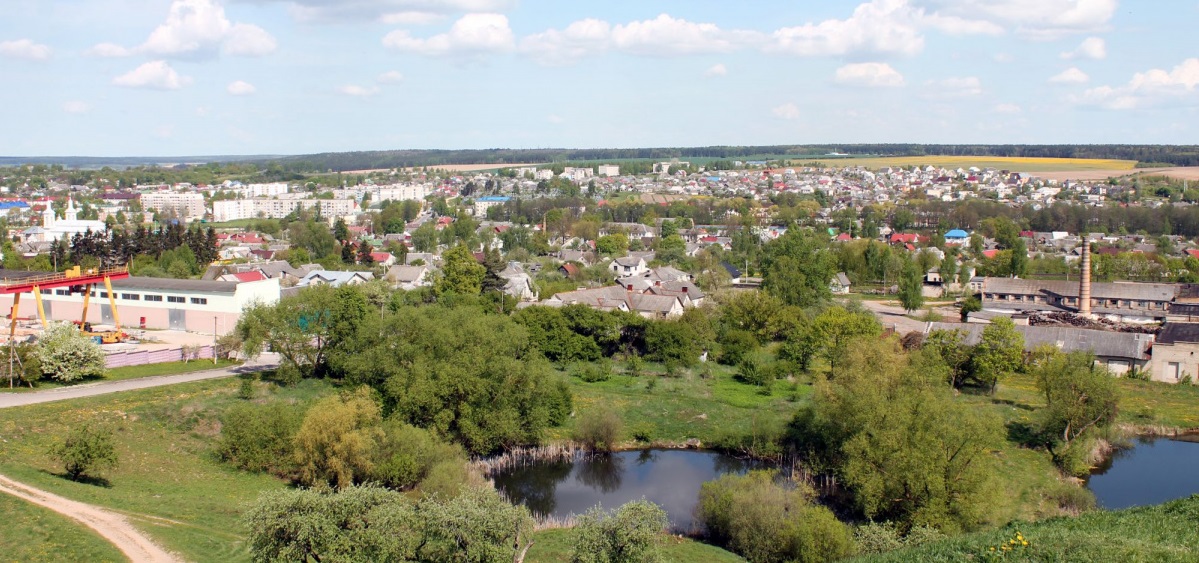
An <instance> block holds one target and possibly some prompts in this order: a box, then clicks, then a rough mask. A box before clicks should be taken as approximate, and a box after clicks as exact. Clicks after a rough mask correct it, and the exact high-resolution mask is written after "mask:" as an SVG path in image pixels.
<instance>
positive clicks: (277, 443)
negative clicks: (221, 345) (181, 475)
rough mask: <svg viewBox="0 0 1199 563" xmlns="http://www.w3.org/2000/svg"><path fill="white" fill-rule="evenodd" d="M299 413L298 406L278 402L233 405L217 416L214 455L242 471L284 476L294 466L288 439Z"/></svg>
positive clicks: (292, 436) (291, 448)
mask: <svg viewBox="0 0 1199 563" xmlns="http://www.w3.org/2000/svg"><path fill="white" fill-rule="evenodd" d="M244 382H249V380H244ZM303 414H304V413H303V411H302V410H301V409H300V408H298V407H296V406H293V405H288V404H286V403H282V402H278V401H276V402H272V403H267V404H265V405H255V404H251V403H240V404H236V405H233V406H232V407H230V408H229V410H227V411H225V415H224V416H223V417H221V437H220V439H219V440H218V442H217V450H216V453H217V456H218V457H220V458H221V460H223V461H226V462H229V463H232V464H233V465H235V466H237V467H238V468H241V469H244V470H246V471H266V472H270V473H273V474H275V475H280V476H283V475H287V474H289V473H291V471H292V469H293V467H294V465H293V464H292V459H293V455H294V454H293V451H294V450H293V444H292V439H293V438H294V437H295V435H296V431H297V430H299V428H300V422H301V420H303Z"/></svg>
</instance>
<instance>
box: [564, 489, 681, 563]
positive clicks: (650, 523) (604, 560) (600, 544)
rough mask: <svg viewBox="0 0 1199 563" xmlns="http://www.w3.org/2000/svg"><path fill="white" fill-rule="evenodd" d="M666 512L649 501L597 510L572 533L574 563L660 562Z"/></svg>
mask: <svg viewBox="0 0 1199 563" xmlns="http://www.w3.org/2000/svg"><path fill="white" fill-rule="evenodd" d="M667 523H668V521H667V519H666V511H665V510H662V508H661V507H659V506H658V505H656V504H654V503H652V502H649V501H647V500H644V499H642V500H637V501H633V502H630V503H626V504H625V505H624V506H621V507H620V508H618V509H617V510H616V511H615V512H605V511H604V510H603V509H602V508H599V507H596V508H593V509H591V510H589V511H588V512H587V513H586V514H584V515H583V516H580V517H579V519H578V521H577V523H576V524H575V527H574V530H573V532H572V538H573V540H574V550H573V552H572V553H571V556H570V559H571V561H572V562H574V563H639V562H649V561H658V560H659V558H660V555H659V553H658V542H659V540H660V539H661V537H662V531H663V530H664V529H665V528H666V525H667Z"/></svg>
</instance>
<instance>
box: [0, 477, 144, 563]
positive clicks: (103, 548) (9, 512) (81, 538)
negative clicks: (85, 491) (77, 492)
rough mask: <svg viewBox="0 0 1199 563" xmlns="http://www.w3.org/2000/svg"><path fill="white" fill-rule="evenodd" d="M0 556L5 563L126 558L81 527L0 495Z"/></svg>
mask: <svg viewBox="0 0 1199 563" xmlns="http://www.w3.org/2000/svg"><path fill="white" fill-rule="evenodd" d="M0 514H4V526H3V527H0V553H3V554H4V555H2V556H0V558H3V560H5V561H62V562H64V563H66V562H70V563H74V562H76V561H97V562H99V561H126V558H125V555H124V554H122V553H121V552H120V550H118V549H117V548H116V547H115V546H113V545H112V544H110V543H108V542H107V541H106V540H105V539H104V538H102V537H100V536H99V535H97V534H96V533H94V532H92V531H91V530H89V529H87V528H86V527H84V526H83V525H82V524H79V523H77V522H75V521H74V520H71V519H70V518H67V517H66V516H63V515H61V514H58V513H56V512H53V511H51V510H48V509H45V508H42V507H40V506H37V505H35V504H32V503H29V502H26V501H24V500H21V499H19V498H16V497H14V496H11V495H7V494H2V493H0Z"/></svg>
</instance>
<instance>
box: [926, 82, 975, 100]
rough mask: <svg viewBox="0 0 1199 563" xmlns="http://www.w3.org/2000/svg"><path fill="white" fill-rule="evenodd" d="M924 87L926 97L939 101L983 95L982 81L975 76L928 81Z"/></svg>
mask: <svg viewBox="0 0 1199 563" xmlns="http://www.w3.org/2000/svg"><path fill="white" fill-rule="evenodd" d="M924 86H925V90H926V92H927V94H928V97H931V98H939V99H947V98H965V97H969V96H977V95H979V94H982V93H983V86H982V81H981V80H979V79H978V77H976V76H963V77H955V78H945V79H942V80H929V81H928V82H925V84H924Z"/></svg>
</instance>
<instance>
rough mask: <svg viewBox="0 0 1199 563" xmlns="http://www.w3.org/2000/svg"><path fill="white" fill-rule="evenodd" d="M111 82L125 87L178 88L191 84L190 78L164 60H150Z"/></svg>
mask: <svg viewBox="0 0 1199 563" xmlns="http://www.w3.org/2000/svg"><path fill="white" fill-rule="evenodd" d="M112 83H113V84H115V85H117V86H124V87H126V88H148V89H152V90H178V89H180V88H183V87H184V86H187V85H188V84H191V78H190V77H187V76H181V75H180V74H179V73H178V72H175V69H173V68H171V65H169V64H167V63H166V61H150V62H148V63H145V64H143V65H141V66H139V67H137V68H135V69H133V70H131V71H129V72H127V73H125V74H122V75H120V76H118V77H116V78H114V79H112Z"/></svg>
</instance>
